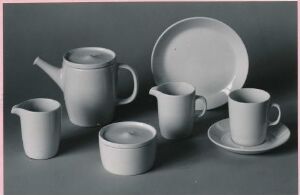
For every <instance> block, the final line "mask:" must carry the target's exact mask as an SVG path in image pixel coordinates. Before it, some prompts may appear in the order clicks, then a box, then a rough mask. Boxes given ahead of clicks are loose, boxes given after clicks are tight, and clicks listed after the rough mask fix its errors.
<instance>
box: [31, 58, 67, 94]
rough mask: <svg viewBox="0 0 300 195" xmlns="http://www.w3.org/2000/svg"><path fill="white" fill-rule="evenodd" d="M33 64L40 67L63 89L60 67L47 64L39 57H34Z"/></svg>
mask: <svg viewBox="0 0 300 195" xmlns="http://www.w3.org/2000/svg"><path fill="white" fill-rule="evenodd" d="M33 64H34V65H37V66H38V67H40V68H41V69H42V70H43V71H44V72H45V73H46V74H48V75H49V76H50V78H51V79H52V80H53V81H54V82H55V83H56V84H57V85H58V86H59V87H60V89H61V90H63V86H62V74H61V68H57V67H55V66H53V65H51V64H49V63H48V62H46V61H44V60H43V59H41V58H40V57H36V58H35V60H34V62H33Z"/></svg>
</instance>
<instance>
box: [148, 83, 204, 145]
mask: <svg viewBox="0 0 300 195" xmlns="http://www.w3.org/2000/svg"><path fill="white" fill-rule="evenodd" d="M149 94H151V95H154V96H155V97H156V98H157V102H158V118H159V127H160V132H161V135H162V136H163V137H164V138H166V139H180V138H184V137H187V136H189V135H191V133H192V131H193V127H194V122H195V120H198V119H199V118H201V117H202V116H203V115H204V114H205V112H206V108H207V103H206V99H205V98H204V97H203V96H199V95H196V94H195V88H194V87H193V86H192V85H191V84H188V83H184V82H168V83H164V84H162V85H159V86H156V87H152V88H151V89H150V91H149ZM197 100H200V101H202V104H203V109H202V112H200V113H199V114H196V113H195V102H196V101H197Z"/></svg>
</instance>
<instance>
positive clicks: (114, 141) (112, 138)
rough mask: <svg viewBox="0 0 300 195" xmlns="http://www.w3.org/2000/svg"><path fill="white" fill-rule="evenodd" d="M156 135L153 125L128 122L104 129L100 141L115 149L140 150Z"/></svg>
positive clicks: (100, 133)
mask: <svg viewBox="0 0 300 195" xmlns="http://www.w3.org/2000/svg"><path fill="white" fill-rule="evenodd" d="M156 134H157V133H156V130H155V128H154V127H152V126H151V125H148V124H145V123H141V122H133V121H126V122H118V123H112V124H109V125H107V126H105V127H103V128H102V129H101V130H100V132H99V140H100V142H102V143H103V144H105V145H107V146H111V147H114V148H124V149H125V148H139V147H142V146H145V145H147V144H149V143H150V142H152V141H153V140H154V139H155V138H156Z"/></svg>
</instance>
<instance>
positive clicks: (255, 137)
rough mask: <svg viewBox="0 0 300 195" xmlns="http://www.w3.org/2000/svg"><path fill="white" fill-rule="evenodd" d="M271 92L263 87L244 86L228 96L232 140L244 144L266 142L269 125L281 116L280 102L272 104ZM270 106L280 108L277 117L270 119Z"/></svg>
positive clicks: (252, 144) (254, 144)
mask: <svg viewBox="0 0 300 195" xmlns="http://www.w3.org/2000/svg"><path fill="white" fill-rule="evenodd" d="M270 98H271V96H270V94H269V93H268V92H266V91H264V90H261V89H254V88H243V89H238V90H235V91H233V92H231V93H230V94H229V96H228V99H229V100H228V106H229V121H230V130H231V138H232V140H233V141H234V142H235V143H236V144H239V145H242V146H256V145H259V144H261V143H263V142H264V140H265V139H266V135H267V129H268V127H269V126H273V125H277V124H278V123H279V121H280V118H281V111H280V107H279V105H278V104H275V103H272V104H270ZM270 108H276V109H277V110H278V116H277V119H276V120H275V121H273V122H270V121H269V120H268V116H269V112H270Z"/></svg>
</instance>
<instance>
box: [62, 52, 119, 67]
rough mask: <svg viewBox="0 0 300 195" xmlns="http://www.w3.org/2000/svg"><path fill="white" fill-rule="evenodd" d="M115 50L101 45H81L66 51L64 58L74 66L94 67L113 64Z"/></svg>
mask: <svg viewBox="0 0 300 195" xmlns="http://www.w3.org/2000/svg"><path fill="white" fill-rule="evenodd" d="M115 58H116V54H115V52H113V51H112V50H109V49H105V48H101V47H81V48H76V49H72V50H70V51H68V52H67V53H66V54H65V55H64V60H66V61H67V62H68V64H69V65H70V66H72V67H74V68H79V69H94V68H103V67H105V66H109V65H112V64H114V62H115Z"/></svg>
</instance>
